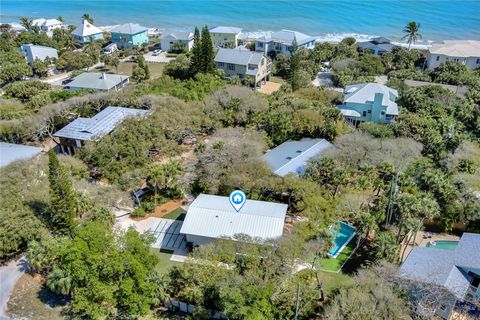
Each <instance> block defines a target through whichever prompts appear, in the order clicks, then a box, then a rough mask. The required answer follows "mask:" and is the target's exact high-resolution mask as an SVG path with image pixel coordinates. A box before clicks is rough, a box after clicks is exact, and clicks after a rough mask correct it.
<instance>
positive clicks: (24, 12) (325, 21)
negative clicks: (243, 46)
mask: <svg viewBox="0 0 480 320" xmlns="http://www.w3.org/2000/svg"><path fill="white" fill-rule="evenodd" d="M0 12H1V20H2V22H12V21H15V20H17V19H18V17H20V16H28V17H32V18H35V17H57V16H62V17H63V18H64V19H65V20H66V22H67V23H73V24H77V23H78V22H79V19H80V16H81V15H82V14H83V13H85V12H87V13H89V14H90V15H91V16H92V17H93V18H94V19H95V22H96V24H97V25H114V24H119V23H122V22H127V21H131V22H137V23H141V24H143V25H145V26H147V27H158V28H161V29H167V30H186V29H190V28H191V27H193V26H195V25H203V24H208V25H210V26H215V25H233V26H240V27H243V28H244V29H245V30H247V31H275V30H279V29H282V28H289V29H295V30H299V31H303V32H306V33H310V34H311V35H314V36H321V35H326V34H332V33H336V34H347V33H356V34H364V35H382V36H386V37H390V38H392V39H393V40H399V39H400V37H401V36H402V33H401V30H402V27H403V26H404V25H405V24H406V23H407V22H408V21H411V20H414V21H417V22H420V23H421V31H422V32H421V33H422V34H423V36H424V39H426V40H442V39H480V18H479V16H480V1H479V0H462V1H459V0H417V1H412V0H402V1H400V0H395V1H394V0H375V1H372V0H366V1H360V0H308V1H305V0H298V1H294V0H291V1H285V0H283V1H272V0H243V1H242V0H221V1H220V0H196V1H192V0H149V1H141V0H0ZM330 36H331V35H330ZM327 38H328V37H327Z"/></svg>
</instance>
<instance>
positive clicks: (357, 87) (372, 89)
mask: <svg viewBox="0 0 480 320" xmlns="http://www.w3.org/2000/svg"><path fill="white" fill-rule="evenodd" d="M377 93H381V94H382V95H383V98H382V105H383V106H387V111H386V113H387V114H391V115H398V106H397V103H396V102H395V100H396V99H397V98H398V91H397V90H395V89H392V88H389V87H387V86H385V85H383V84H378V83H359V84H352V85H350V86H346V87H345V97H344V102H349V103H362V104H365V103H372V102H373V101H374V99H375V94H377Z"/></svg>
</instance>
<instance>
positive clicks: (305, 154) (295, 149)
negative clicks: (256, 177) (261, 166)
mask: <svg viewBox="0 0 480 320" xmlns="http://www.w3.org/2000/svg"><path fill="white" fill-rule="evenodd" d="M332 146H333V145H332V144H331V143H330V142H328V141H327V140H325V139H311V138H303V139H301V140H299V141H292V140H289V141H286V142H284V143H282V144H281V145H279V146H278V147H276V148H274V149H272V150H270V151H268V152H267V153H266V154H265V155H264V156H263V159H265V161H267V162H268V164H269V165H270V167H271V168H272V170H273V172H274V173H275V174H277V175H279V176H281V177H283V176H286V175H287V174H289V173H295V174H302V173H303V171H304V170H305V167H306V165H307V162H308V160H309V159H311V158H313V157H315V156H317V155H318V154H320V153H322V152H323V151H325V150H327V149H329V148H331V147H332Z"/></svg>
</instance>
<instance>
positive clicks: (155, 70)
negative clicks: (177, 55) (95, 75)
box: [102, 62, 165, 79]
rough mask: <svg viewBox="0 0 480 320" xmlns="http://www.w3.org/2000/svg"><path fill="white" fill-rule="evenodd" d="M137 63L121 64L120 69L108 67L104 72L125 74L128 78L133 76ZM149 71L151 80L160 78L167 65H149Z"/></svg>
mask: <svg viewBox="0 0 480 320" xmlns="http://www.w3.org/2000/svg"><path fill="white" fill-rule="evenodd" d="M134 65H135V63H133V62H120V64H119V65H118V68H117V69H115V68H111V67H107V68H105V69H103V68H102V69H103V70H107V71H108V72H113V73H117V74H124V75H127V76H131V75H132V69H133V66H134ZM147 66H148V69H149V70H150V79H155V78H158V77H160V76H161V75H162V73H163V68H164V67H165V63H147Z"/></svg>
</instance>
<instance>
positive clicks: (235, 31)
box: [210, 26, 242, 34]
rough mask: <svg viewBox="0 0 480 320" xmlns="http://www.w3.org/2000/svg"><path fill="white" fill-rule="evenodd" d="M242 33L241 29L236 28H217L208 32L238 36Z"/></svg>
mask: <svg viewBox="0 0 480 320" xmlns="http://www.w3.org/2000/svg"><path fill="white" fill-rule="evenodd" d="M240 32H242V28H237V27H226V26H218V27H215V28H213V29H212V30H210V33H231V34H238V33H240Z"/></svg>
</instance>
